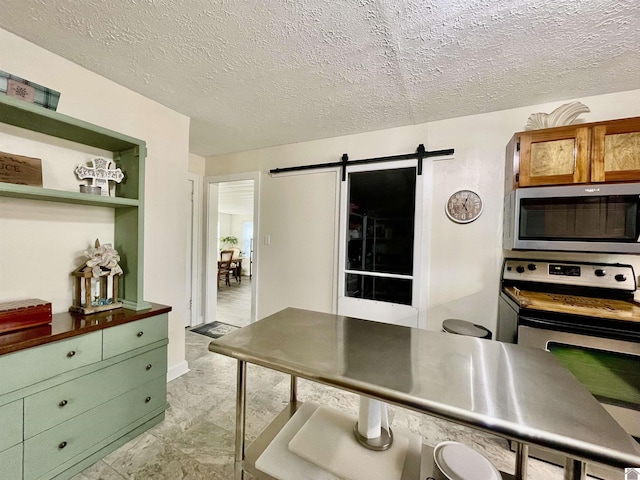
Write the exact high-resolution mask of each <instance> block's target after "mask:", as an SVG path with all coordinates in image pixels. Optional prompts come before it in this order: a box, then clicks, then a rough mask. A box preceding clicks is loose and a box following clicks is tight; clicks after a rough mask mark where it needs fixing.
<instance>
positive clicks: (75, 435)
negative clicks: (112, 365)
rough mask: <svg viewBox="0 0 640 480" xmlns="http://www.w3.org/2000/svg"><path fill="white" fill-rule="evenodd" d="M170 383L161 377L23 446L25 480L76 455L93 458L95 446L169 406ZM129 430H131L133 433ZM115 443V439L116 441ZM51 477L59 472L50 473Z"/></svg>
mask: <svg viewBox="0 0 640 480" xmlns="http://www.w3.org/2000/svg"><path fill="white" fill-rule="evenodd" d="M166 396H167V380H166V378H165V377H164V376H162V377H158V378H156V379H155V380H152V381H151V382H149V383H146V384H145V385H142V386H140V387H138V388H136V389H135V390H131V391H129V392H127V393H125V394H124V395H121V396H119V397H117V398H114V399H112V400H110V401H108V402H107V403H104V404H102V405H100V406H99V407H97V408H94V409H92V410H89V411H87V412H85V413H83V414H81V415H79V416H77V417H74V418H72V419H71V420H68V421H66V422H64V423H62V424H60V425H58V426H55V427H53V428H51V429H49V430H46V431H44V432H42V433H40V434H39V435H36V436H35V437H32V438H30V439H27V440H25V442H24V480H35V479H37V478H39V477H41V476H42V475H44V474H46V473H47V472H50V471H51V470H53V469H55V468H58V469H59V470H60V471H62V470H63V469H66V468H68V465H67V466H62V465H63V464H64V463H65V462H68V461H69V460H71V459H73V458H74V457H76V456H77V455H81V454H83V452H84V455H90V454H91V453H93V452H94V451H96V450H97V447H95V446H96V444H98V443H99V442H101V441H103V440H105V439H107V438H109V437H110V436H112V435H114V434H115V433H121V434H122V435H124V434H125V433H126V432H127V431H129V430H132V429H133V428H135V427H137V426H138V425H133V424H134V422H136V420H139V419H141V418H142V417H144V416H145V415H147V414H150V413H152V412H153V411H154V410H158V409H160V408H162V407H163V406H164V405H165V404H166ZM127 427H131V428H130V429H129V428H127ZM114 440H115V438H114ZM51 473H52V474H55V473H59V472H51Z"/></svg>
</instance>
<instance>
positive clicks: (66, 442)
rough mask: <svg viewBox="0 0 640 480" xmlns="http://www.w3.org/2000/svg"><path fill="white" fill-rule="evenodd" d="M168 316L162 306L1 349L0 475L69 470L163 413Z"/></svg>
mask: <svg viewBox="0 0 640 480" xmlns="http://www.w3.org/2000/svg"><path fill="white" fill-rule="evenodd" d="M147 315H149V314H147ZM167 323H168V314H167V313H159V314H155V315H153V316H149V317H146V318H142V319H136V320H135V321H130V322H128V323H123V324H120V325H115V326H109V327H107V328H103V329H100V330H96V331H91V332H88V333H84V334H79V335H75V336H73V337H71V338H67V339H64V340H59V341H54V342H51V343H47V344H44V345H40V346H37V347H32V348H27V349H24V350H20V351H17V352H14V353H7V354H5V355H0V388H2V391H1V392H0V432H1V434H0V479H2V480H5V479H10V480H14V479H15V480H49V479H53V478H55V479H58V480H60V479H67V478H71V477H72V476H74V475H75V474H77V473H78V472H80V471H81V470H83V469H84V468H86V467H88V466H89V465H91V464H92V463H94V462H95V461H96V460H98V459H99V458H101V457H102V456H104V455H106V454H108V453H110V452H111V451H113V450H115V449H116V448H118V447H119V446H121V445H123V444H124V443H126V442H127V441H128V440H129V439H131V438H133V436H135V435H137V434H139V433H142V432H143V431H145V430H147V429H148V428H150V427H151V426H153V425H155V424H156V423H158V422H160V421H161V420H162V419H164V411H165V410H166V407H167V390H166V389H167V378H166V376H167V344H168V338H167ZM139 332H143V335H138V333H139ZM130 336H133V338H134V339H135V340H133V341H129V337H130ZM72 352H73V354H71V353H72ZM103 352H104V353H106V355H105V354H104V353H103Z"/></svg>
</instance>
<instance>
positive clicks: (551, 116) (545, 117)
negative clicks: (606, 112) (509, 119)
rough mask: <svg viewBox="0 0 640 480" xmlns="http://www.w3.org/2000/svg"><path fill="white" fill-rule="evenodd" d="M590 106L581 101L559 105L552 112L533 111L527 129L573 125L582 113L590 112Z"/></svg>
mask: <svg viewBox="0 0 640 480" xmlns="http://www.w3.org/2000/svg"><path fill="white" fill-rule="evenodd" d="M590 111H591V110H589V107H587V106H586V105H584V104H583V103H580V102H571V103H566V104H564V105H561V106H559V107H558V108H556V109H555V110H554V111H553V112H551V113H532V114H531V115H529V119H528V120H527V125H526V126H525V130H539V129H541V128H551V127H561V126H563V125H571V124H572V123H573V121H574V120H575V119H576V118H577V117H578V115H580V114H581V113H587V112H590Z"/></svg>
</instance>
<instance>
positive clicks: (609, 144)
mask: <svg viewBox="0 0 640 480" xmlns="http://www.w3.org/2000/svg"><path fill="white" fill-rule="evenodd" d="M592 145H593V146H592V153H591V181H592V182H627V181H638V180H640V118H625V119H623V120H615V121H612V122H606V123H602V124H600V125H596V126H594V127H593V143H592Z"/></svg>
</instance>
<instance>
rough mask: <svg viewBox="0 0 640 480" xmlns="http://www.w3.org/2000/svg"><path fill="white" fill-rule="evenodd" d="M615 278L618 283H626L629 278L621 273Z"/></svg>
mask: <svg viewBox="0 0 640 480" xmlns="http://www.w3.org/2000/svg"><path fill="white" fill-rule="evenodd" d="M614 278H615V279H616V281H617V282H626V281H627V277H625V276H624V275H623V274H621V273H619V274H617V275H616V276H615V277H614Z"/></svg>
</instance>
